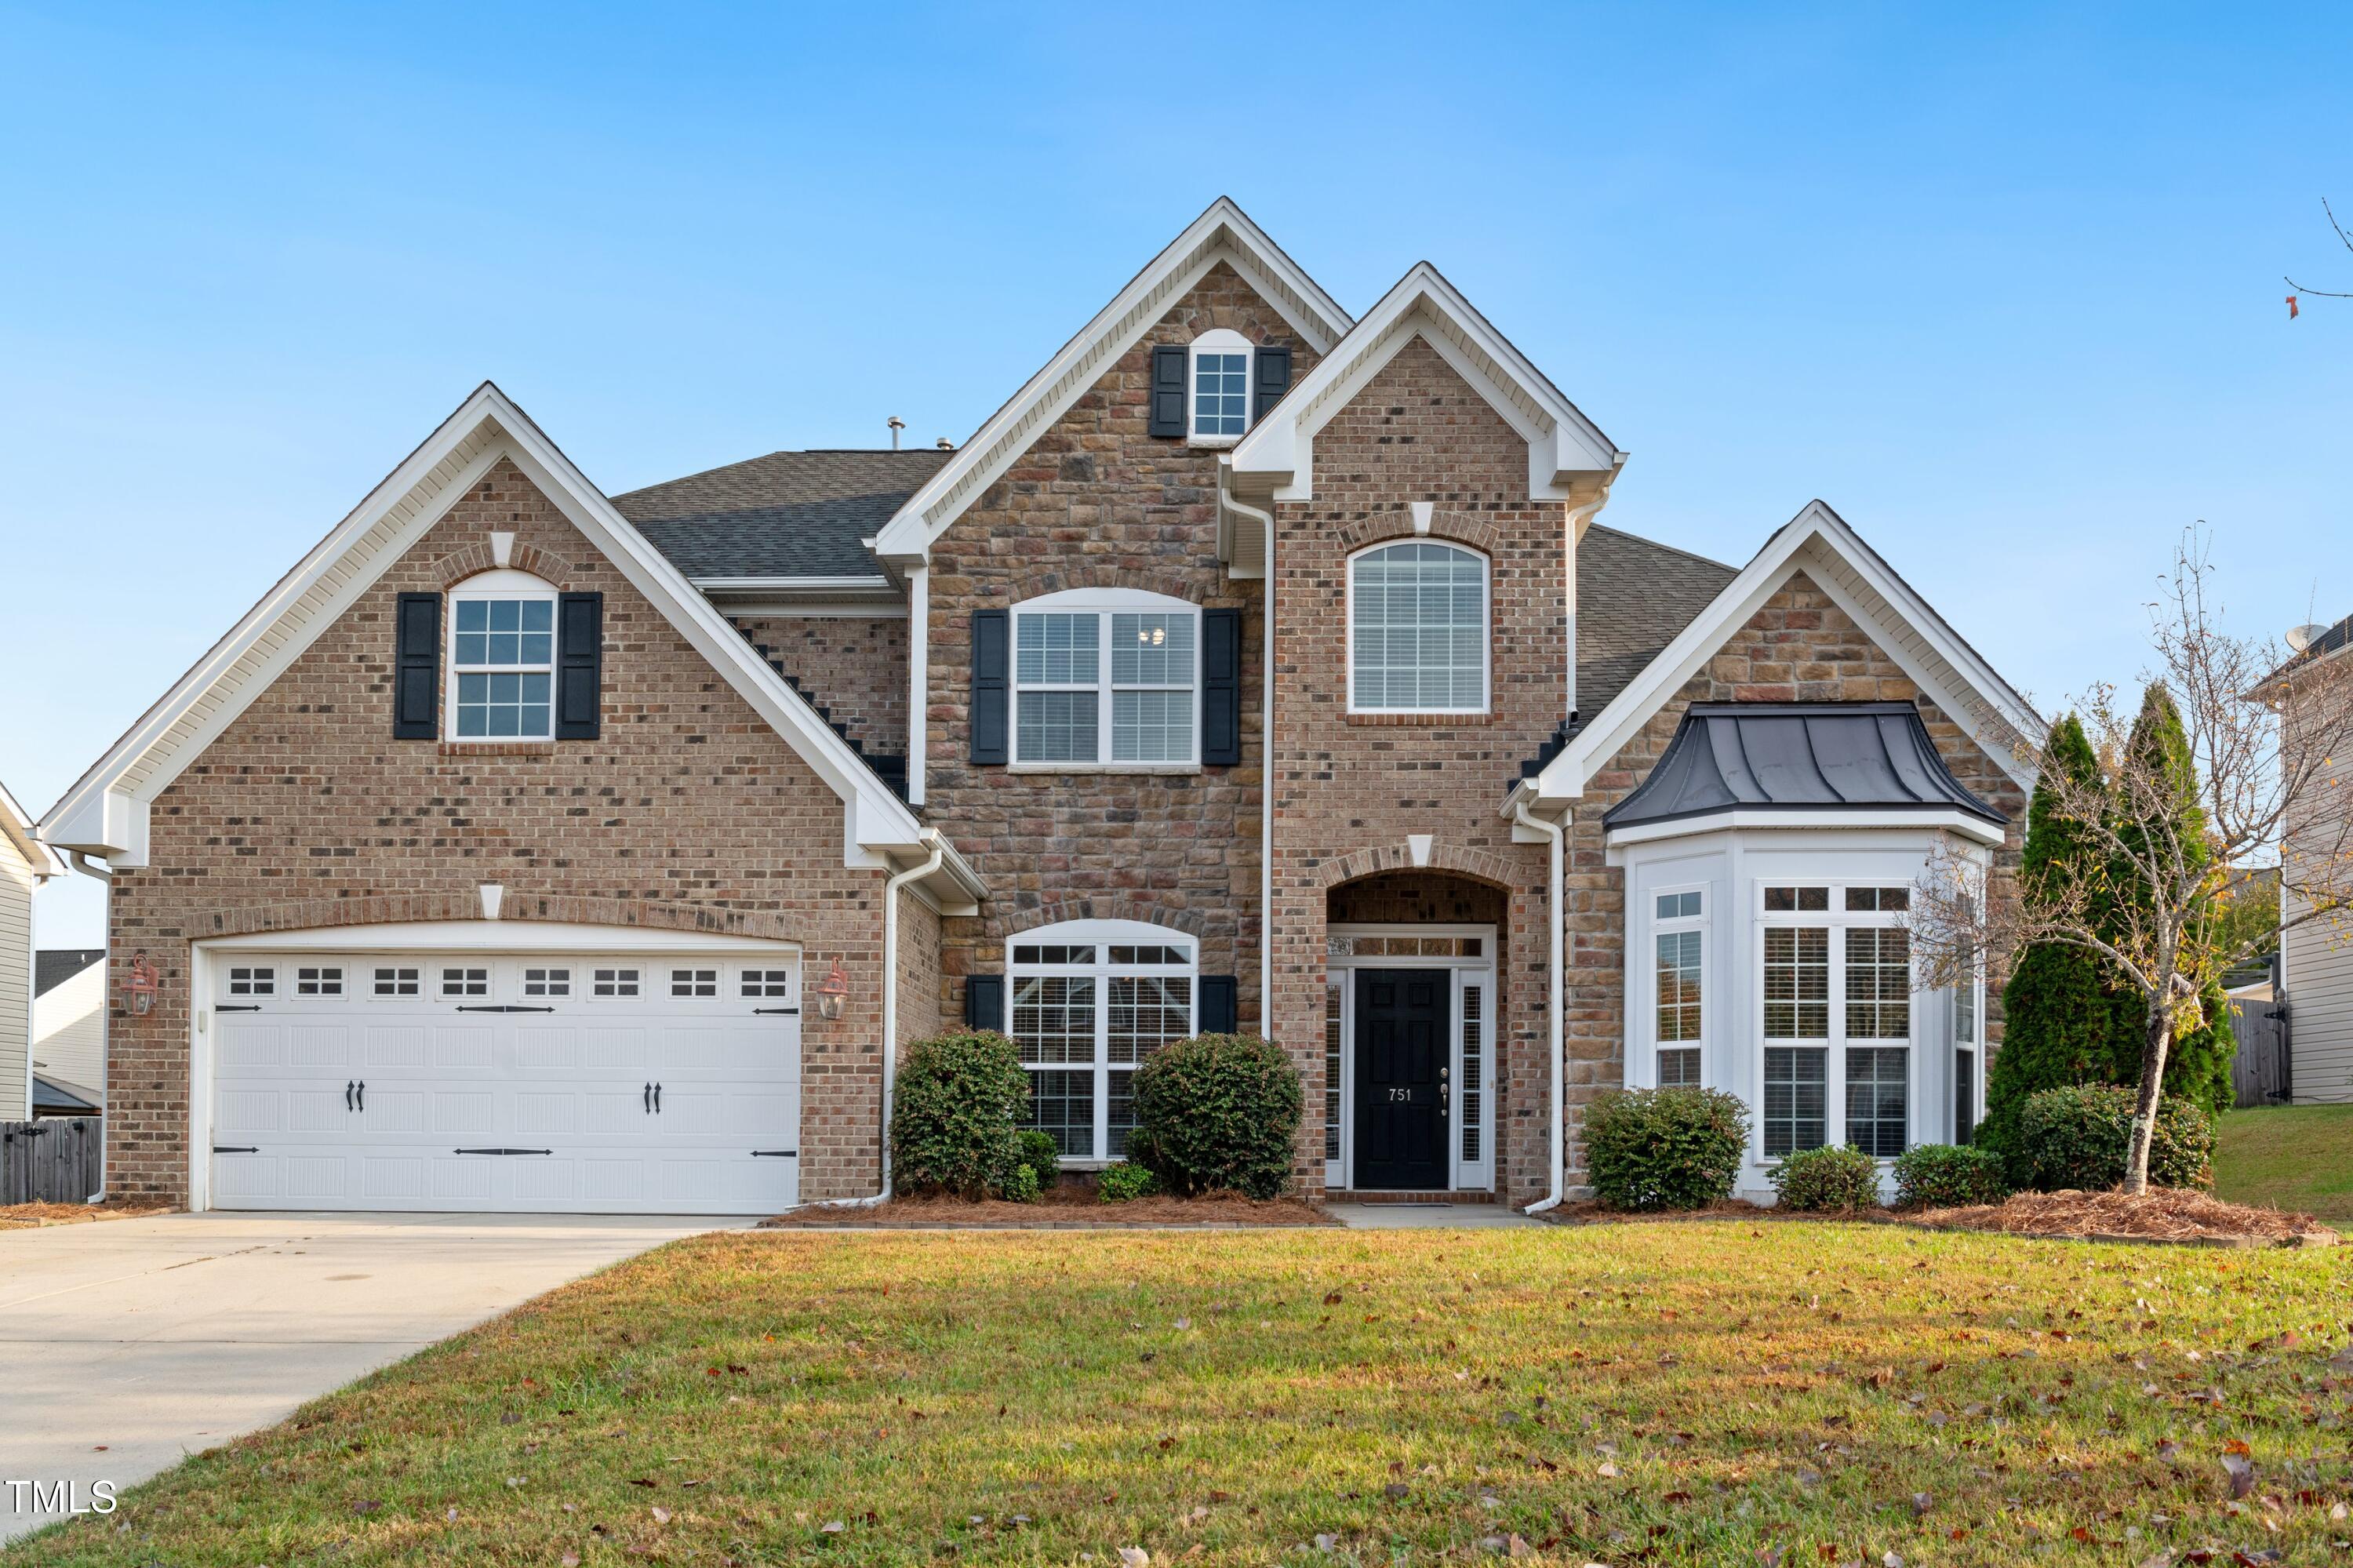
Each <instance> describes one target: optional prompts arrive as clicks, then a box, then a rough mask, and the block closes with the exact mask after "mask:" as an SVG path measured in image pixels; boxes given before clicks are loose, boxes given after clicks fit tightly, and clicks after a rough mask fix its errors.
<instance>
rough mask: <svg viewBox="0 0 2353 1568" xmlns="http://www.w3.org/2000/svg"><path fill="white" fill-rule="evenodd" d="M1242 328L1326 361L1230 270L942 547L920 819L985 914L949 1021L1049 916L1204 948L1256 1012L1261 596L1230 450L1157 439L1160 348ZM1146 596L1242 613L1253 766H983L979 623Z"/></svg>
mask: <svg viewBox="0 0 2353 1568" xmlns="http://www.w3.org/2000/svg"><path fill="white" fill-rule="evenodd" d="M1212 327H1230V328H1232V329H1234V330H1235V331H1237V332H1240V334H1242V335H1243V336H1244V337H1246V338H1248V339H1250V341H1251V342H1252V343H1255V344H1271V343H1285V344H1290V345H1291V349H1292V374H1293V377H1294V379H1295V378H1296V377H1298V376H1304V375H1306V374H1307V372H1308V371H1309V370H1310V369H1311V368H1313V367H1314V363H1315V355H1314V351H1313V350H1312V349H1311V348H1310V347H1309V346H1308V345H1307V344H1304V343H1303V342H1301V341H1300V340H1299V338H1298V336H1297V334H1295V333H1294V332H1293V330H1292V328H1291V326H1290V325H1289V323H1286V322H1285V321H1284V320H1283V319H1282V316H1281V314H1280V313H1277V312H1276V311H1275V310H1274V308H1273V307H1272V306H1271V305H1269V304H1268V303H1267V302H1265V301H1263V300H1261V298H1260V297H1259V296H1258V295H1257V294H1256V293H1255V292H1253V291H1251V289H1250V286H1249V285H1248V284H1247V283H1245V282H1243V281H1242V280H1241V278H1240V275H1239V274H1238V273H1236V272H1235V271H1234V270H1233V269H1232V268H1231V267H1229V266H1227V265H1225V264H1224V263H1222V262H1221V263H1219V265H1217V266H1216V267H1214V268H1212V269H1211V270H1209V272H1208V274H1207V275H1206V276H1204V277H1203V279H1202V280H1201V281H1200V282H1199V283H1198V284H1197V285H1196V286H1195V287H1194V288H1193V289H1191V290H1190V291H1187V293H1186V295H1185V296H1184V298H1183V299H1181V300H1179V301H1178V302H1177V303H1176V305H1175V306H1174V307H1173V308H1172V309H1170V311H1169V312H1168V313H1167V314H1166V316H1164V317H1163V318H1162V319H1161V320H1160V322H1159V323H1156V324H1155V326H1154V327H1153V328H1152V329H1151V330H1150V331H1148V332H1147V333H1145V335H1144V338H1143V340H1142V341H1141V342H1139V343H1138V344H1135V345H1134V347H1132V348H1130V349H1129V350H1128V352H1127V353H1125V354H1124V355H1121V356H1120V358H1119V360H1118V362H1117V363H1116V364H1115V365H1113V366H1112V368H1111V369H1110V370H1109V371H1107V372H1106V373H1105V374H1104V375H1103V376H1102V377H1101V378H1100V379H1099V380H1098V381H1097V382H1096V383H1095V385H1094V386H1093V387H1091V388H1089V389H1088V390H1087V391H1086V392H1085V393H1084V394H1083V395H1082V396H1081V397H1080V398H1079V399H1078V401H1077V403H1076V404H1074V405H1073V406H1072V407H1071V408H1070V409H1069V410H1068V411H1067V412H1066V413H1064V414H1063V415H1062V417H1061V418H1059V419H1057V420H1056V421H1055V422H1054V423H1053V425H1052V426H1051V427H1050V428H1049V429H1047V430H1046V431H1045V432H1044V433H1043V434H1042V435H1040V436H1039V439H1038V440H1037V441H1036V443H1035V444H1034V445H1032V446H1031V447H1030V449H1029V450H1028V451H1027V452H1026V453H1024V454H1023V456H1022V457H1021V458H1020V460H1019V461H1017V462H1016V463H1015V465H1014V466H1013V468H1012V469H1011V470H1010V471H1008V473H1007V474H1006V475H1005V477H1004V478H1002V479H1000V480H998V481H997V483H996V484H994V485H992V486H990V487H989V489H988V491H987V493H985V494H984V495H982V496H981V498H980V499H979V501H978V502H977V503H976V504H975V505H973V506H972V507H971V508H970V509H968V510H967V511H966V512H965V514H963V516H961V517H960V518H958V519H957V520H956V521H955V523H954V524H951V525H950V526H949V528H948V529H947V531H946V533H945V534H944V535H942V536H941V538H940V539H939V540H938V542H937V543H936V544H934V546H933V548H932V566H931V618H930V636H931V644H930V648H931V653H930V665H929V671H930V690H929V692H928V694H927V703H928V711H927V712H926V713H925V715H924V721H923V733H924V744H925V747H926V761H925V765H924V766H925V774H926V781H925V795H924V808H925V812H926V814H927V815H928V816H929V817H930V818H931V820H932V821H935V822H937V823H939V824H940V825H941V826H942V827H943V828H944V830H945V831H946V832H948V833H949V834H950V835H951V836H952V837H953V838H954V839H955V844H956V848H957V849H958V850H959V851H960V852H961V853H963V854H964V856H965V859H966V860H968V861H969V862H971V863H972V865H973V867H974V869H975V870H976V871H977V872H978V873H979V874H980V875H981V878H982V879H983V880H984V881H985V882H987V885H988V888H989V892H990V895H991V896H990V902H989V905H988V906H987V909H986V911H985V912H984V913H983V914H982V915H981V916H977V917H973V918H951V919H950V920H948V921H947V922H946V927H945V931H944V938H943V940H944V954H943V968H944V977H943V984H944V987H945V988H946V993H945V995H944V998H943V1006H944V1009H945V1010H946V1011H947V1012H949V1013H950V1014H951V1015H952V1016H961V1015H962V1012H963V1005H964V1003H963V981H962V977H963V976H964V975H965V974H968V973H974V972H995V971H1001V970H1002V969H1003V968H1004V965H1005V938H1006V937H1007V936H1008V934H1010V933H1011V932H1013V931H1016V930H1022V929H1028V928H1030V927H1036V926H1039V925H1043V924H1046V923H1048V921H1049V920H1050V919H1076V918H1087V917H1094V918H1126V919H1137V920H1148V921H1154V922H1157V923H1159V924H1163V925H1169V926H1175V927H1178V928H1180V929H1183V930H1186V931H1188V932H1190V933H1192V934H1193V935H1195V936H1197V937H1198V938H1200V949H1201V956H1200V965H1201V972H1202V973H1204V974H1230V975H1233V976H1235V977H1236V978H1237V980H1239V981H1240V1007H1241V1016H1242V1019H1243V1021H1244V1023H1245V1026H1246V1027H1250V1028H1255V1027H1256V1022H1257V1019H1258V1016H1259V1001H1258V977H1259V953H1258V929H1259V918H1258V915H1259V910H1258V891H1259V835H1260V821H1259V810H1260V766H1259V764H1260V755H1261V753H1260V727H1261V726H1260V718H1259V697H1260V693H1261V663H1260V658H1261V650H1260V628H1261V616H1260V614H1259V585H1258V584H1257V583H1255V582H1251V581H1247V580H1236V579H1234V578H1231V577H1228V575H1227V573H1226V569H1225V567H1224V566H1223V564H1222V563H1220V562H1219V559H1218V550H1217V544H1218V529H1217V482H1218V481H1217V473H1218V454H1217V453H1216V452H1215V451H1213V450H1202V449H1198V448H1194V447H1189V446H1187V444H1186V443H1185V442H1183V441H1181V440H1166V439H1157V438H1155V437H1152V436H1150V435H1148V434H1146V433H1145V416H1146V412H1147V410H1146V397H1147V390H1148V384H1149V380H1150V376H1151V370H1152V348H1153V345H1155V344H1164V343H1169V344H1182V343H1188V342H1190V341H1191V340H1192V339H1193V338H1195V337H1197V336H1198V335H1199V334H1202V333H1204V332H1207V331H1208V330H1209V329H1211V328H1212ZM1113 587H1117V588H1142V589H1145V590H1148V591H1150V592H1154V593H1160V594H1166V595H1169V596H1170V597H1172V598H1176V599H1186V600H1188V601H1190V602H1192V603H1194V604H1198V605H1200V606H1202V607H1204V608H1205V609H1206V608H1219V607H1235V608H1239V609H1241V610H1242V611H1243V617H1242V624H1243V646H1242V676H1241V739H1242V761H1241V764H1240V766H1239V767H1233V768H1201V769H1199V770H1198V771H1195V772H1187V773H1177V774H1167V773H1136V772H1126V773H1120V772H1098V771H1076V772H1069V773H1055V772H1047V773H1029V772H1020V771H1017V770H1015V769H1013V768H1003V767H986V768H976V767H974V766H973V765H972V764H971V763H970V762H969V761H968V760H967V758H968V757H969V754H970V749H971V729H970V726H969V724H968V722H967V714H968V705H969V704H970V701H971V664H972V612H973V611H974V610H976V609H1005V608H1008V607H1010V606H1012V605H1015V604H1018V603H1019V602H1020V601H1022V600H1024V599H1033V598H1035V597H1037V596H1038V595H1039V594H1046V593H1054V592H1058V591H1060V590H1061V589H1064V588H1113Z"/></svg>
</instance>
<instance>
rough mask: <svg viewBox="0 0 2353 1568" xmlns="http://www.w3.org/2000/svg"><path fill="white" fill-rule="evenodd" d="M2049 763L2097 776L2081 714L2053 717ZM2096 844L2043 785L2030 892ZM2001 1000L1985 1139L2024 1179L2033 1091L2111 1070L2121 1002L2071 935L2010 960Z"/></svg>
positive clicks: (2033, 805)
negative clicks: (2024, 1136) (2023, 1125)
mask: <svg viewBox="0 0 2353 1568" xmlns="http://www.w3.org/2000/svg"><path fill="white" fill-rule="evenodd" d="M2043 767H2044V769H2045V770H2046V771H2048V770H2050V769H2052V768H2062V769H2064V770H2065V771H2066V773H2067V774H2068V775H2069V776H2070V777H2072V778H2073V779H2078V780H2080V781H2082V782H2083V783H2084V784H2085V785H2087V786H2092V787H2096V786H2097V784H2098V782H2099V778H2100V762H2099V758H2097V757H2096V756H2094V754H2093V751H2092V743H2091V742H2090V740H2088V739H2086V738H2085V736H2084V726H2083V725H2082V723H2081V722H2080V721H2078V720H2077V719H2076V717H2075V715H2073V714H2069V715H2067V716H2065V717H2064V718H2063V719H2061V720H2059V722H2058V723H2056V724H2054V725H2052V726H2051V738H2050V739H2049V740H2048V741H2047V742H2045V743H2044V746H2043ZM2088 853H2093V852H2092V851H2091V849H2090V847H2089V846H2088V845H2087V843H2086V842H2085V840H2084V833H2083V831H2082V830H2081V829H2080V828H2079V827H2078V826H2077V825H2076V824H2075V823H2074V822H2073V821H2070V820H2069V819H2068V818H2067V816H2066V815H2065V814H2064V813H2063V811H2062V810H2060V807H2059V803H2058V801H2057V800H2054V799H2053V798H2052V792H2051V790H2050V789H2048V788H2046V787H2044V786H2042V785H2037V786H2036V788H2035V790H2034V798H2033V800H2031V802H2030V803H2029V805H2028V807H2027V810H2026V846H2025V850H2024V853H2023V857H2022V859H2021V863H2020V866H2019V874H2018V875H2019V891H2020V893H2021V895H2022V896H2024V897H2027V898H2030V899H2031V898H2032V897H2033V896H2034V895H2035V890H2036V888H2037V886H2038V885H2043V884H2046V883H2050V882H2052V881H2053V880H2054V879H2057V878H2061V877H2063V870H2062V868H2063V866H2064V865H2065V864H2067V863H2072V862H2074V861H2076V860H2077V859H2078V858H2079V857H2081V856H2083V855H2085V854H2088ZM2001 1010H2002V1039H2001V1048H2000V1050H1999V1051H1997V1052H1996V1053H1995V1054H1994V1058H1993V1066H1992V1069H1991V1070H1990V1071H1989V1073H1988V1074H1987V1075H1986V1099H1985V1120H1984V1121H1983V1122H1981V1123H1979V1124H1978V1130H1977V1141H1978V1143H1981V1144H1983V1145H1984V1146H1985V1147H1987V1148H1988V1149H1990V1150H1993V1151H1994V1152H1995V1153H1996V1154H1998V1155H2000V1157H2001V1159H2002V1160H2003V1162H2004V1163H2005V1164H2007V1165H2008V1166H2010V1169H2011V1180H2012V1181H2017V1182H2018V1183H2019V1184H2021V1185H2023V1184H2024V1180H2023V1179H2024V1175H2025V1173H2026V1172H2025V1170H2024V1165H2025V1162H2024V1160H2023V1151H2022V1150H2021V1149H2020V1148H2019V1146H2018V1145H2019V1136H2018V1123H2019V1117H2020V1114H2021V1112H2023V1111H2024V1110H2025V1108H2026V1100H2027V1097H2028V1096H2030V1095H2032V1094H2035V1093H2038V1092H2039V1091H2041V1090H2043V1089H2055V1088H2059V1087H2062V1086H2066V1085H2070V1084H2084V1083H2100V1082H2104V1081H2106V1080H2108V1079H2109V1077H2110V1075H2111V1074H2112V1073H2113V1072H2114V1071H2115V1067H2114V1063H2115V1061H2116V1051H2115V1050H2114V1049H2113V1048H2112V1047H2111V1045H2110V1044H2109V1034H2110V1031H2111V1029H2112V1028H2114V1027H2115V1026H2116V1005H2115V1003H2114V1001H2112V1000H2111V998H2110V997H2109V994H2108V990H2107V988H2106V987H2105V986H2104V985H2103V984H2102V983H2101V977H2100V960H2099V958H2098V956H2097V955H2096V954H2094V953H2093V952H2092V951H2091V950H2090V949H2089V948H2082V947H2078V946H2074V945H2073V944H2070V943H2065V942H2032V943H2029V944H2028V945H2027V946H2026V947H2025V948H2023V949H2022V950H2021V952H2020V953H2019V955H2018V961H2017V962H2016V963H2015V964H2014V965H2013V966H2012V967H2011V969H2010V980H2009V983H2008V984H2006V985H2005V986H2003V987H2002V992H2001ZM2124 1022H2125V1023H2126V1040H2127V1042H2129V1043H2130V1044H2131V1048H2132V1050H2133V1052H2134V1055H2133V1062H2132V1066H2133V1068H2134V1070H2135V1071H2136V1072H2137V1071H2138V1069H2139V1065H2140V1058H2139V1055H2138V1050H2139V1039H2140V1025H2139V1022H2138V1020H2137V1019H2127V1020H2125V1021H2124Z"/></svg>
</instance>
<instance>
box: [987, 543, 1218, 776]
mask: <svg viewBox="0 0 2353 1568" xmlns="http://www.w3.org/2000/svg"><path fill="white" fill-rule="evenodd" d="M1200 652H1201V612H1200V611H1199V610H1198V609H1196V608H1195V607H1194V606H1192V605H1190V604H1187V602H1186V601H1184V600H1183V599H1169V598H1166V597H1165V596H1163V595H1159V594H1151V593H1142V592H1133V591H1124V590H1109V589H1084V588H1082V589H1073V590H1071V591H1070V592H1067V593H1055V594H1047V595H1044V596H1042V597H1040V598H1039V599H1030V600H1029V601H1028V602H1026V603H1023V604H1019V605H1016V606H1015V607H1014V609H1013V702H1014V722H1013V760H1014V762H1015V763H1016V764H1017V765H1018V764H1025V763H1027V764H1069V765H1072V766H1076V767H1099V766H1103V765H1105V764H1113V765H1121V766H1137V767H1154V766H1163V767H1177V768H1183V767H1190V766H1195V765H1198V763H1199V761H1200V758H1201V722H1200V720H1201V713H1200V706H1201V678H1200V668H1201V656H1200Z"/></svg>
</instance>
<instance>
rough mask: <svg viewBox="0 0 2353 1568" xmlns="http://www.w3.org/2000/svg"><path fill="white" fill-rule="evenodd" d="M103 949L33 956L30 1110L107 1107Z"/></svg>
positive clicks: (57, 1112)
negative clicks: (31, 1103) (31, 1100)
mask: <svg viewBox="0 0 2353 1568" xmlns="http://www.w3.org/2000/svg"><path fill="white" fill-rule="evenodd" d="M105 959H106V949H105V948H44V949H42V950H41V951H40V952H37V953H36V954H34V955H33V1113H34V1114H35V1115H36V1116H94V1115H97V1114H98V1113H99V1112H100V1111H102V1110H104V1109H105V1108H106V963H105Z"/></svg>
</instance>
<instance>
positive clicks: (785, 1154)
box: [752, 1149, 801, 1160]
mask: <svg viewBox="0 0 2353 1568" xmlns="http://www.w3.org/2000/svg"><path fill="white" fill-rule="evenodd" d="M800 1153H801V1151H800V1150H797V1149H755V1150H752V1158H753V1159H754V1160H797V1159H799V1158H800Z"/></svg>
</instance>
